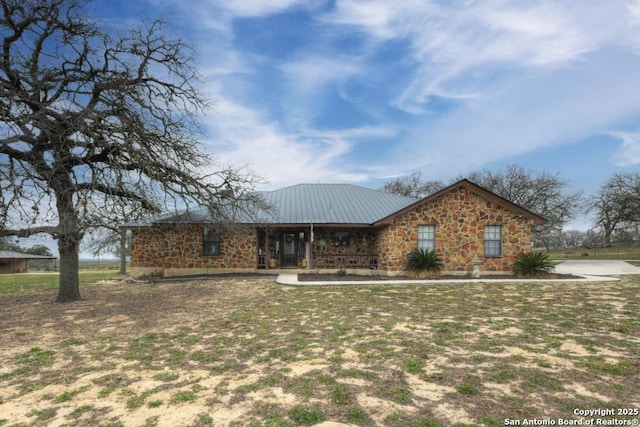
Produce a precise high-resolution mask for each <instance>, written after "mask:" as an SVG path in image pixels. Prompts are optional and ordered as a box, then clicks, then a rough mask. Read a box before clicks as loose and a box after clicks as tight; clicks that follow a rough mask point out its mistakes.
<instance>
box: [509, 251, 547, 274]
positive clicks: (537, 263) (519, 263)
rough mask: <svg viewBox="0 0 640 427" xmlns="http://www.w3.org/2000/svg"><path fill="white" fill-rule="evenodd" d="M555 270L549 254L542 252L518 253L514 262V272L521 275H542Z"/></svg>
mask: <svg viewBox="0 0 640 427" xmlns="http://www.w3.org/2000/svg"><path fill="white" fill-rule="evenodd" d="M551 271H553V264H552V263H551V261H549V256H548V255H547V254H544V253H542V252H528V253H523V254H520V255H518V257H517V258H516V262H515V263H514V264H513V272H514V273H515V274H517V275H519V276H527V277H530V276H542V275H545V274H548V273H550V272H551Z"/></svg>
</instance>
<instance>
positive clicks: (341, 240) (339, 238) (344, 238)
mask: <svg viewBox="0 0 640 427" xmlns="http://www.w3.org/2000/svg"><path fill="white" fill-rule="evenodd" d="M334 242H335V245H336V246H349V232H347V231H338V232H337V233H336V234H335V236H334Z"/></svg>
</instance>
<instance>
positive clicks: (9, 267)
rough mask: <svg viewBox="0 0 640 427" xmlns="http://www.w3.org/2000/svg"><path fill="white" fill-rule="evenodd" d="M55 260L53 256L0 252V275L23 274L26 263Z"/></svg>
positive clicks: (25, 269)
mask: <svg viewBox="0 0 640 427" xmlns="http://www.w3.org/2000/svg"><path fill="white" fill-rule="evenodd" d="M32 259H37V260H55V259H57V258H56V257H54V256H41V255H29V254H23V253H20V252H12V251H0V274H6V273H25V272H26V271H27V261H29V260H32Z"/></svg>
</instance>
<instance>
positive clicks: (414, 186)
mask: <svg viewBox="0 0 640 427" xmlns="http://www.w3.org/2000/svg"><path fill="white" fill-rule="evenodd" d="M444 187H445V185H444V184H443V183H442V181H422V176H421V174H420V172H414V173H412V174H410V175H407V176H404V177H401V178H397V179H394V180H393V181H389V182H387V183H386V184H384V186H383V187H382V191H384V192H385V193H393V194H399V195H401V196H408V197H415V198H421V197H426V196H428V195H430V194H432V193H435V192H436V191H438V190H441V189H443V188H444Z"/></svg>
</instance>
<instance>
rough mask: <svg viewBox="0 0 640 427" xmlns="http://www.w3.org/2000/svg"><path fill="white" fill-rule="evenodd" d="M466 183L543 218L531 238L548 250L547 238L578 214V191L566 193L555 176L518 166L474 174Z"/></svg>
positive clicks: (579, 200) (558, 176) (558, 231)
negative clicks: (468, 182) (479, 187)
mask: <svg viewBox="0 0 640 427" xmlns="http://www.w3.org/2000/svg"><path fill="white" fill-rule="evenodd" d="M467 178H468V179H469V180H470V181H473V182H475V183H476V184H478V185H480V186H482V187H484V188H486V189H487V190H489V191H492V192H493V193H496V194H497V195H499V196H501V197H503V198H505V199H507V200H509V201H511V202H513V203H516V204H518V205H520V206H522V207H523V208H525V209H528V210H530V211H531V212H534V213H537V214H538V215H541V216H543V217H544V218H546V219H547V221H548V222H547V224H545V225H543V226H539V227H538V228H537V229H536V230H535V233H534V237H535V238H536V239H537V240H540V241H541V242H542V243H543V244H544V245H545V246H546V247H547V249H549V239H550V238H551V237H552V236H553V235H556V234H558V233H560V232H561V231H562V226H563V225H564V224H566V223H567V222H569V221H570V220H572V219H573V218H575V216H576V214H577V213H578V211H579V209H580V206H581V200H582V194H581V192H579V191H578V192H566V186H567V184H568V183H567V181H565V180H563V179H562V178H560V175H559V174H557V173H556V174H550V173H547V172H544V171H543V172H535V171H532V170H527V169H525V168H524V167H522V166H519V165H509V166H507V167H506V168H505V169H504V170H503V171H499V172H490V171H482V172H474V173H472V174H470V175H469V176H468V177H467Z"/></svg>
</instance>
